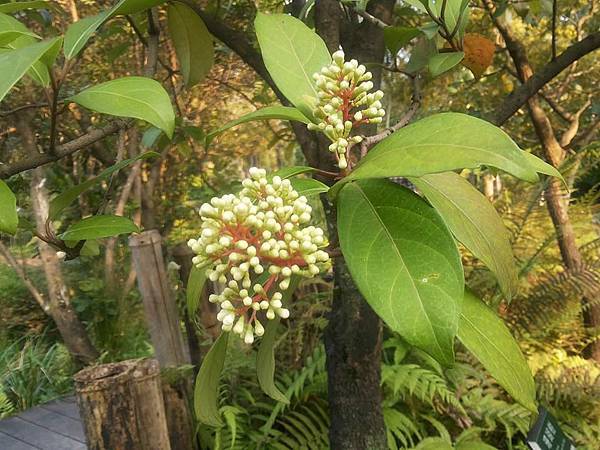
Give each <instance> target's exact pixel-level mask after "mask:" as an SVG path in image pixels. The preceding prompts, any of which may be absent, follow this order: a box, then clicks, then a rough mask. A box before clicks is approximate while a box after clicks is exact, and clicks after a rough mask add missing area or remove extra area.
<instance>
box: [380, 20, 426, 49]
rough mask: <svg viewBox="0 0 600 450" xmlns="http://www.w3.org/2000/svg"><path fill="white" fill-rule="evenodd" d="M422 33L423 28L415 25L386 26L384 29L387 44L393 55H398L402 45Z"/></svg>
mask: <svg viewBox="0 0 600 450" xmlns="http://www.w3.org/2000/svg"><path fill="white" fill-rule="evenodd" d="M420 34H421V30H419V29H418V28H413V27H385V28H384V29H383V39H384V41H385V46H386V47H387V48H388V50H389V51H390V52H391V53H392V55H396V54H397V53H398V51H399V50H400V49H401V48H402V47H404V46H405V45H406V44H408V43H409V42H410V41H411V40H412V39H414V38H416V37H417V36H419V35H420Z"/></svg>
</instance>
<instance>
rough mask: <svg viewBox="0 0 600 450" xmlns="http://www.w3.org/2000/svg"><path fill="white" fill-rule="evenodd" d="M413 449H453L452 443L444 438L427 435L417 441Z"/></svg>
mask: <svg viewBox="0 0 600 450" xmlns="http://www.w3.org/2000/svg"><path fill="white" fill-rule="evenodd" d="M414 450H453V448H452V444H450V442H448V441H447V440H446V439H444V438H439V437H429V438H425V439H423V440H422V441H421V442H419V445H417V446H416V447H415V448H414Z"/></svg>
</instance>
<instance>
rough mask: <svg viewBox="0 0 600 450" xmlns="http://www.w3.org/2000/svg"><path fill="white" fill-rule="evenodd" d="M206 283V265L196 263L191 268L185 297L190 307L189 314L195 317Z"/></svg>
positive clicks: (188, 307)
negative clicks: (201, 265)
mask: <svg viewBox="0 0 600 450" xmlns="http://www.w3.org/2000/svg"><path fill="white" fill-rule="evenodd" d="M205 283H206V267H197V266H196V265H195V264H194V265H193V266H192V270H190V274H189V276H188V280H187V285H186V287H185V297H186V304H187V309H188V315H189V316H190V317H194V316H195V315H196V311H197V310H198V306H200V298H201V296H202V291H203V290H204V284H205Z"/></svg>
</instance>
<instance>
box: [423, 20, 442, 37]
mask: <svg viewBox="0 0 600 450" xmlns="http://www.w3.org/2000/svg"><path fill="white" fill-rule="evenodd" d="M439 29H440V26H439V25H438V24H437V23H435V22H429V23H426V24H425V25H423V26H421V27H419V31H420V32H422V33H423V34H424V35H425V36H427V39H429V40H432V39H433V38H434V37H436V36H437V34H438V31H439Z"/></svg>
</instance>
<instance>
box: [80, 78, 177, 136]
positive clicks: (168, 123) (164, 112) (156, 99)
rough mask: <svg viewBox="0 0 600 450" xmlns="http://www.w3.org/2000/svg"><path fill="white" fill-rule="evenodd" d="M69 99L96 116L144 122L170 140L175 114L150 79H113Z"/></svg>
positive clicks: (161, 92)
mask: <svg viewBox="0 0 600 450" xmlns="http://www.w3.org/2000/svg"><path fill="white" fill-rule="evenodd" d="M71 100H72V101H74V102H75V103H78V104H80V105H81V106H84V107H86V108H88V109H91V110H93V111H97V112H100V113H104V114H111V115H113V116H121V117H134V118H136V119H141V120H145V121H146V122H149V123H151V124H152V125H154V126H155V127H157V128H160V129H161V130H163V131H164V132H165V134H166V135H167V136H169V138H171V137H173V130H174V129H175V113H174V112H173V106H172V105H171V99H170V98H169V94H167V92H166V91H165V90H164V88H163V87H162V86H161V84H160V83H159V82H158V81H156V80H152V79H151V78H144V77H124V78H117V79H116V80H112V81H107V82H105V83H101V84H98V85H96V86H92V87H90V88H88V89H86V90H85V91H83V92H80V93H79V94H77V95H75V96H74V97H71Z"/></svg>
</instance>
